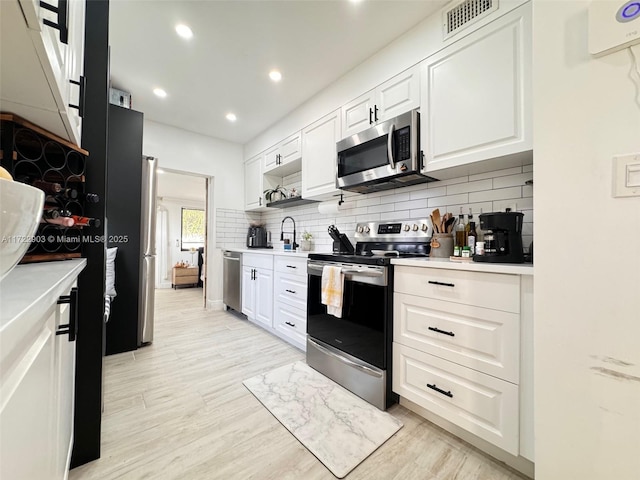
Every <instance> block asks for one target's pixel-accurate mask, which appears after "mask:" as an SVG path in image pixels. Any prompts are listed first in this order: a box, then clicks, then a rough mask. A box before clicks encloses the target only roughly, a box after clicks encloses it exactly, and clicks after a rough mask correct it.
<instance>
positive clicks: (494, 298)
mask: <svg viewBox="0 0 640 480" xmlns="http://www.w3.org/2000/svg"><path fill="white" fill-rule="evenodd" d="M393 291H394V292H398V293H408V294H409V295H418V296H420V297H426V298H433V299H435V300H445V301H449V302H455V303H463V304H465V305H475V306H478V307H484V308H493V309H495V310H504V311H505V312H513V313H520V276H519V275H505V274H502V273H483V272H468V271H460V270H444V269H440V268H423V267H405V266H398V267H396V270H395V282H394V290H393Z"/></svg>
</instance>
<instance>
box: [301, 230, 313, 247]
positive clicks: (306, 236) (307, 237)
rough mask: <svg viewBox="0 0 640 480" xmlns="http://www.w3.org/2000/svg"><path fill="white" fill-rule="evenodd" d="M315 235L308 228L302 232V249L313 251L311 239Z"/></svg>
mask: <svg viewBox="0 0 640 480" xmlns="http://www.w3.org/2000/svg"><path fill="white" fill-rule="evenodd" d="M312 239H313V235H312V234H310V233H309V232H307V231H306V230H305V231H304V232H303V233H302V240H300V250H301V251H303V252H309V251H311V240H312Z"/></svg>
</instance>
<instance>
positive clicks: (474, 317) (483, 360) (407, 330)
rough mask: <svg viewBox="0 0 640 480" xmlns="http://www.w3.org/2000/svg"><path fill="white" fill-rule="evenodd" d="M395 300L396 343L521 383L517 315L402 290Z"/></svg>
mask: <svg viewBox="0 0 640 480" xmlns="http://www.w3.org/2000/svg"><path fill="white" fill-rule="evenodd" d="M393 302H394V307H393V308H394V312H393V338H394V340H395V341H396V342H398V343H401V344H403V345H406V346H408V347H412V348H415V349H417V350H420V351H423V352H426V353H431V354H433V355H436V356H438V357H441V358H444V359H446V360H451V361H452V362H455V363H458V364H460V365H464V366H466V367H469V368H473V369H474V370H478V371H481V372H483V373H487V374H489V375H493V376H496V377H498V378H502V379H503V380H507V381H509V382H512V383H518V380H519V372H520V316H519V315H517V314H515V313H509V312H502V311H498V310H490V309H487V308H480V307H474V306H469V305H461V304H458V303H451V302H443V301H441V300H433V299H431V298H424V297H417V296H415V295H407V294H404V293H396V294H395V295H394V299H393Z"/></svg>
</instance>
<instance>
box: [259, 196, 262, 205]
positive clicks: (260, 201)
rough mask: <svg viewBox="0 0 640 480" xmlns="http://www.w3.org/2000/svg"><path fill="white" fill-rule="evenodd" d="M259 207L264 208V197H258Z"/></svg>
mask: <svg viewBox="0 0 640 480" xmlns="http://www.w3.org/2000/svg"><path fill="white" fill-rule="evenodd" d="M258 205H260V206H262V197H258Z"/></svg>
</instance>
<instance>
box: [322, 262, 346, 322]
mask: <svg viewBox="0 0 640 480" xmlns="http://www.w3.org/2000/svg"><path fill="white" fill-rule="evenodd" d="M343 288H344V274H343V273H342V267H332V266H329V265H325V266H324V267H323V268H322V295H321V297H322V298H321V300H322V304H323V305H326V306H327V313H328V314H330V315H333V316H335V317H338V318H342V296H343V295H342V290H343Z"/></svg>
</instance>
